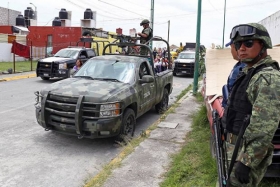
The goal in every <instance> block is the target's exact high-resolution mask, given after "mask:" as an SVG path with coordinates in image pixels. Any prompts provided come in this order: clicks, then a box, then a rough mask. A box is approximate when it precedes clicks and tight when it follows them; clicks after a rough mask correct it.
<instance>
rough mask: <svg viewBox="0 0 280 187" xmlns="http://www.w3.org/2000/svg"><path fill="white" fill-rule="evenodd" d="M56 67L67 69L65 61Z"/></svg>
mask: <svg viewBox="0 0 280 187" xmlns="http://www.w3.org/2000/svg"><path fill="white" fill-rule="evenodd" d="M58 69H67V64H66V63H63V64H59V65H58Z"/></svg>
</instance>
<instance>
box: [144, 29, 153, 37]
mask: <svg viewBox="0 0 280 187" xmlns="http://www.w3.org/2000/svg"><path fill="white" fill-rule="evenodd" d="M150 32H151V29H150V28H146V29H144V31H143V34H146V35H147V37H148V36H149V34H150Z"/></svg>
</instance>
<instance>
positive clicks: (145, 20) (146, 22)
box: [140, 19, 150, 26]
mask: <svg viewBox="0 0 280 187" xmlns="http://www.w3.org/2000/svg"><path fill="white" fill-rule="evenodd" d="M148 23H150V21H149V20H147V19H144V20H143V21H141V23H140V26H142V25H144V24H148Z"/></svg>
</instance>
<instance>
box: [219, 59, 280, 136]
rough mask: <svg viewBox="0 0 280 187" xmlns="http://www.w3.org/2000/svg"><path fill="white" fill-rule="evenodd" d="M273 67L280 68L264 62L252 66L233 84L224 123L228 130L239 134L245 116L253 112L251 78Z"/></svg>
mask: <svg viewBox="0 0 280 187" xmlns="http://www.w3.org/2000/svg"><path fill="white" fill-rule="evenodd" d="M268 66H270V67H273V68H274V69H278V70H279V67H278V65H277V64H276V63H275V64H269V65H268V64H262V65H260V66H257V67H256V68H251V69H250V70H248V73H247V74H245V73H243V72H242V73H241V74H240V75H239V77H238V78H237V80H236V82H235V83H234V85H233V88H232V91H231V94H230V96H229V99H228V103H227V107H226V108H225V111H224V114H223V117H222V123H223V127H224V128H225V129H226V130H227V132H229V133H232V134H235V135H238V134H239V130H240V128H241V126H242V125H243V121H244V119H245V117H246V116H247V115H248V114H249V115H251V113H252V107H253V106H252V104H251V103H250V101H249V99H248V96H247V92H246V90H247V87H248V85H249V82H250V80H251V78H252V77H253V76H254V75H255V74H256V73H258V72H259V71H261V70H262V69H263V68H265V67H268Z"/></svg>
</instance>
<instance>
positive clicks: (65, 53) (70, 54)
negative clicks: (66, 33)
mask: <svg viewBox="0 0 280 187" xmlns="http://www.w3.org/2000/svg"><path fill="white" fill-rule="evenodd" d="M78 53H79V51H77V50H71V49H61V50H59V51H58V52H57V53H56V54H55V55H54V56H55V57H62V58H73V59H76V58H77V57H78Z"/></svg>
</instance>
